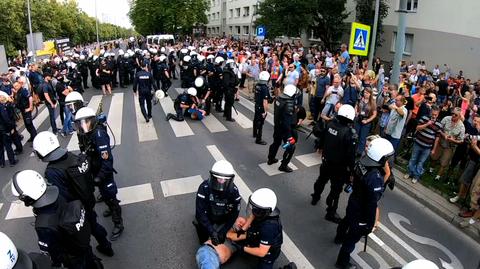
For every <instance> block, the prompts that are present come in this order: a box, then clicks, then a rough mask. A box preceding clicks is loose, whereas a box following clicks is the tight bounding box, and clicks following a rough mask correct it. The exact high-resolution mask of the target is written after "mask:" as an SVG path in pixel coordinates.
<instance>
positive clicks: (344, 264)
mask: <svg viewBox="0 0 480 269" xmlns="http://www.w3.org/2000/svg"><path fill="white" fill-rule="evenodd" d="M335 267H337V268H340V269H356V268H357V266H356V265H354V264H351V263H350V253H348V252H344V251H342V250H341V249H340V252H339V253H338V257H337V262H336V263H335Z"/></svg>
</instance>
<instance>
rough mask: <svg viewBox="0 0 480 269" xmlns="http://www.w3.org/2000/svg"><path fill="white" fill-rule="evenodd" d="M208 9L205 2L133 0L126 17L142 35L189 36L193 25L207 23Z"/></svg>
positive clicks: (204, 0)
mask: <svg viewBox="0 0 480 269" xmlns="http://www.w3.org/2000/svg"><path fill="white" fill-rule="evenodd" d="M208 8H209V1H207V0H177V1H168V0H134V1H133V2H132V5H131V7H130V12H129V13H128V15H129V17H130V19H131V20H132V24H133V26H134V27H135V30H136V31H137V32H139V33H140V34H142V35H148V34H155V33H183V34H189V33H191V31H192V28H193V27H194V26H195V25H197V24H205V23H207V15H206V14H205V12H206V11H207V10H208Z"/></svg>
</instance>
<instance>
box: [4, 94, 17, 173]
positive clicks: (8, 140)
mask: <svg viewBox="0 0 480 269" xmlns="http://www.w3.org/2000/svg"><path fill="white" fill-rule="evenodd" d="M14 129H15V121H14V120H13V119H12V117H11V116H10V113H9V112H8V109H7V104H6V103H5V104H2V103H0V166H2V167H4V166H5V154H4V150H6V151H7V156H8V161H9V162H10V165H14V164H16V163H17V161H16V160H15V154H14V152H13V148H12V131H13V130H14Z"/></svg>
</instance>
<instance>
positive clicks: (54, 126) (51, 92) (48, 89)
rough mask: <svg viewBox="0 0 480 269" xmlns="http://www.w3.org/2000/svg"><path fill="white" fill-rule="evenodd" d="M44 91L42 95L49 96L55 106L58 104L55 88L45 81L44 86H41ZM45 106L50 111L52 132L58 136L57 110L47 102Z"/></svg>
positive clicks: (43, 98)
mask: <svg viewBox="0 0 480 269" xmlns="http://www.w3.org/2000/svg"><path fill="white" fill-rule="evenodd" d="M40 87H41V89H42V95H43V96H44V94H45V93H46V94H48V96H49V97H50V101H52V103H53V104H56V103H57V98H56V93H55V90H54V89H53V86H52V84H51V83H50V82H46V81H44V82H43V84H42V85H41V86H40ZM43 96H42V97H41V99H42V100H45V97H43ZM45 105H46V106H47V109H48V116H49V118H50V125H51V126H52V132H53V133H54V134H57V132H58V129H57V124H56V123H55V108H54V107H52V106H51V105H50V103H49V102H45Z"/></svg>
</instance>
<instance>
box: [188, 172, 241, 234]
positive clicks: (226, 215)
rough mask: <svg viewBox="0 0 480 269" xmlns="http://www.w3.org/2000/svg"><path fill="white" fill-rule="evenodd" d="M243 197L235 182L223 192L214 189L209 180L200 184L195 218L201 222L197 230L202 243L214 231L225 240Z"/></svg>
mask: <svg viewBox="0 0 480 269" xmlns="http://www.w3.org/2000/svg"><path fill="white" fill-rule="evenodd" d="M241 199H242V197H240V194H239V193H238V189H237V187H236V186H235V185H234V184H233V183H231V186H230V188H229V189H227V190H226V191H225V192H224V193H222V194H218V193H216V192H215V191H212V190H211V188H210V186H209V181H208V180H205V181H204V182H202V184H200V186H199V187H198V191H197V198H196V203H195V205H196V209H195V218H196V219H197V221H198V223H199V226H197V231H198V236H199V239H200V241H201V243H203V242H205V241H207V240H208V238H209V237H211V236H212V234H213V233H214V232H216V233H217V234H218V235H219V237H221V238H222V239H223V240H225V236H226V234H227V232H228V230H229V229H230V228H232V226H233V224H234V223H235V220H236V219H237V217H238V213H239V212H240V201H241ZM220 243H223V242H220Z"/></svg>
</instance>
